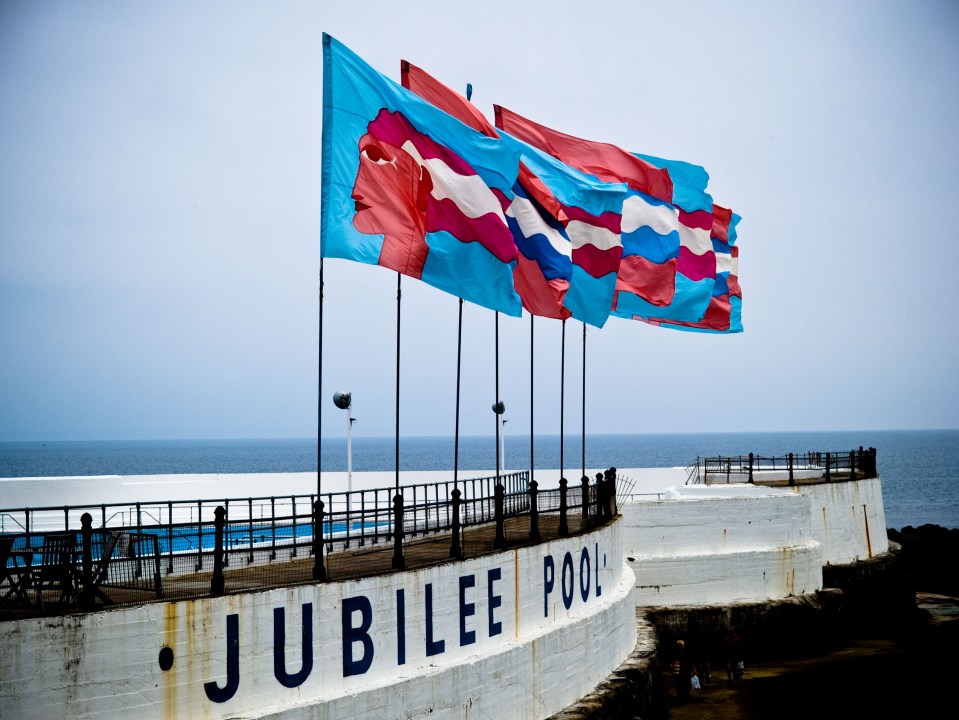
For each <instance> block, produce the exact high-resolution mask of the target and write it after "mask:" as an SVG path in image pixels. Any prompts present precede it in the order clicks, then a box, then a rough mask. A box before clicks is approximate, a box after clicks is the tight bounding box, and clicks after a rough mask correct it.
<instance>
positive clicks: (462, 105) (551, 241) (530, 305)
mask: <svg viewBox="0 0 959 720" xmlns="http://www.w3.org/2000/svg"><path fill="white" fill-rule="evenodd" d="M400 78H401V80H400V81H401V82H402V84H403V87H405V88H408V89H409V90H412V91H413V92H415V93H416V94H417V95H419V96H420V97H422V98H423V99H424V100H428V101H429V102H431V103H432V104H433V105H435V106H436V107H438V108H440V109H442V110H444V111H445V112H447V113H449V114H450V115H452V116H453V117H455V118H457V119H458V120H460V121H461V122H463V123H465V124H466V125H469V126H470V127H471V128H473V129H474V130H476V131H477V132H481V133H483V134H484V135H486V136H488V137H492V138H499V137H500V134H499V132H498V131H497V130H496V128H495V127H493V124H492V123H490V122H489V121H488V120H487V119H486V117H485V116H484V115H483V113H481V112H480V111H479V109H478V108H477V107H476V106H475V105H473V103H471V102H470V101H469V100H468V99H467V98H465V97H463V96H462V95H460V94H459V93H458V92H456V91H455V90H452V89H451V88H449V87H447V86H446V85H444V84H443V83H441V82H440V81H439V80H437V79H436V78H434V77H433V76H432V75H430V74H429V73H427V72H426V71H425V70H423V69H422V68H419V67H417V66H416V65H413V64H412V63H411V62H409V61H406V60H404V61H402V62H401V64H400ZM563 221H564V216H563V214H562V208H561V207H560V204H559V202H558V201H557V200H556V197H555V196H554V195H553V194H552V192H550V190H549V188H547V187H546V186H545V184H544V183H543V182H542V180H541V179H540V178H538V177H536V175H535V174H534V173H533V172H532V171H531V170H530V169H529V166H528V165H527V164H526V163H524V162H522V160H521V161H520V165H519V177H518V178H517V181H516V184H515V185H514V186H513V201H512V203H510V206H509V207H508V208H507V209H506V222H507V223H508V224H509V228H510V231H511V232H512V233H513V240H514V242H515V243H516V249H517V251H518V253H517V264H516V268H515V269H514V270H513V284H514V287H515V288H516V292H517V293H518V294H519V296H520V298H521V299H522V301H523V308H524V309H525V310H526V311H527V312H529V313H530V314H532V315H537V316H540V317H549V318H556V319H561V320H563V319H566V318H568V317H570V314H571V313H570V311H569V309H568V308H566V307H565V305H564V304H563V301H564V299H565V297H566V292H567V291H568V290H569V283H570V278H571V276H572V258H571V255H572V246H571V244H570V240H569V237H568V236H567V234H566V229H565V226H564V222H563Z"/></svg>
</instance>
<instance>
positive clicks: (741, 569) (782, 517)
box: [620, 485, 823, 606]
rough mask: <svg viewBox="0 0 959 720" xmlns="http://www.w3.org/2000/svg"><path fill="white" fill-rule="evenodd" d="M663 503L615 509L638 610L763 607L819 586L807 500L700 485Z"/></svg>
mask: <svg viewBox="0 0 959 720" xmlns="http://www.w3.org/2000/svg"><path fill="white" fill-rule="evenodd" d="M662 498H663V499H657V500H645V501H636V502H629V503H624V504H623V505H622V506H621V507H620V512H621V513H622V514H623V523H624V531H623V535H624V550H625V552H626V555H627V562H629V564H630V565H631V567H632V568H633V572H634V573H635V575H636V604H637V605H638V606H661V605H667V606H668V605H715V604H727V603H736V602H760V601H763V600H769V599H775V598H781V597H788V596H791V595H800V594H803V593H810V592H815V591H817V590H819V589H820V588H821V587H822V565H823V562H822V551H821V547H820V543H819V542H817V541H816V540H815V538H814V537H813V535H812V533H811V530H810V517H811V504H810V498H809V497H808V496H806V495H803V494H800V493H796V492H791V491H789V490H784V489H773V488H763V487H757V486H753V485H737V486H727V485H724V486H717V487H706V486H701V485H700V486H683V487H675V488H670V489H669V490H667V491H666V492H665V493H663V496H662Z"/></svg>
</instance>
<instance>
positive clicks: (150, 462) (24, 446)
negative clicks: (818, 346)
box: [0, 430, 959, 529]
mask: <svg viewBox="0 0 959 720" xmlns="http://www.w3.org/2000/svg"><path fill="white" fill-rule="evenodd" d="M352 445H353V470H355V471H357V472H363V471H388V470H393V469H394V457H395V440H394V438H363V437H354V438H353V443H352ZM495 446H496V443H495V439H494V438H493V437H492V436H490V437H472V436H471V437H461V438H460V439H459V448H458V467H459V469H460V470H462V471H469V470H490V469H492V468H495V467H496V454H495V452H496V450H495ZM859 446H863V447H867V448H868V447H874V448H876V449H877V463H878V466H879V473H880V476H881V477H882V492H883V500H884V503H885V512H886V524H887V525H888V526H889V527H892V528H897V529H901V528H903V527H905V526H907V525H912V526H914V527H918V526H919V525H923V524H925V523H932V524H935V525H942V526H943V527H947V528H959V430H913V431H898V430H897V431H891V430H881V431H877V430H865V431H844V432H781V433H705V434H692V433H689V434H686V433H676V434H662V435H591V436H587V438H586V463H587V466H588V467H609V466H615V467H620V468H629V467H677V466H681V467H685V466H689V465H691V464H692V463H693V462H694V461H695V460H696V458H697V457H705V456H715V455H747V454H748V453H750V452H752V453H754V454H756V455H764V456H770V455H773V456H781V455H785V454H787V453H789V452H794V453H805V452H808V451H811V450H814V451H821V452H846V451H849V450H853V449H856V448H858V447H859ZM581 447H582V439H581V437H578V436H570V435H567V436H566V438H565V441H564V443H563V447H562V450H563V467H564V468H569V469H570V470H569V472H568V473H567V474H568V475H569V476H575V475H576V469H577V468H579V467H581V466H582V459H581V458H582V455H581ZM533 449H534V451H535V458H536V468H537V469H539V468H544V469H550V468H558V467H560V441H559V436H556V435H553V436H542V437H540V436H537V437H536V438H535V442H534V447H533ZM505 450H506V463H505V466H506V467H507V468H509V469H525V468H528V467H529V465H530V440H529V437H525V438H523V437H518V436H516V437H514V436H509V437H507V438H506V439H505ZM316 455H317V453H316V441H315V440H310V439H287V440H169V441H114V442H46V443H44V442H5V443H0V477H50V476H83V475H153V474H179V473H250V472H258V473H259V472H311V471H312V472H315V471H316V463H317V458H316ZM322 462H323V469H324V470H328V471H345V470H346V464H347V450H346V439H345V438H324V439H323V454H322ZM453 463H454V440H453V438H452V437H442V438H440V437H426V438H401V439H400V468H401V469H402V470H446V469H451V468H452V467H453ZM0 493H2V485H0ZM3 504H4V503H3V497H2V494H0V506H3Z"/></svg>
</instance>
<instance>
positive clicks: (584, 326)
mask: <svg viewBox="0 0 959 720" xmlns="http://www.w3.org/2000/svg"><path fill="white" fill-rule="evenodd" d="M582 460H583V477H586V323H585V322H584V323H583V447H582Z"/></svg>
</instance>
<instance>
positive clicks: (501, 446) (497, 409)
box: [493, 400, 506, 480]
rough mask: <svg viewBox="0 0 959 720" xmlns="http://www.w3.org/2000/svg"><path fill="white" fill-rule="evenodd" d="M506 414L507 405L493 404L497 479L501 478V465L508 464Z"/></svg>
mask: <svg viewBox="0 0 959 720" xmlns="http://www.w3.org/2000/svg"><path fill="white" fill-rule="evenodd" d="M505 412H506V404H505V403H504V402H503V401H502V400H497V401H496V402H495V403H493V413H494V414H495V415H496V441H497V442H496V445H497V446H498V447H497V448H496V477H497V480H498V478H499V473H500V463H501V462H502V463H503V464H505V463H506V443H505V441H504V440H503V423H504V422H506V421H505V420H503V413H505Z"/></svg>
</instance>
